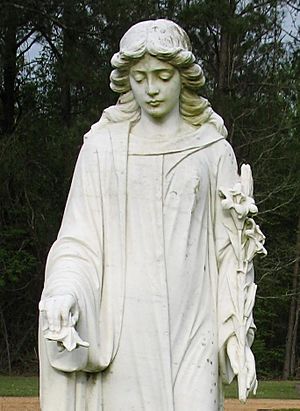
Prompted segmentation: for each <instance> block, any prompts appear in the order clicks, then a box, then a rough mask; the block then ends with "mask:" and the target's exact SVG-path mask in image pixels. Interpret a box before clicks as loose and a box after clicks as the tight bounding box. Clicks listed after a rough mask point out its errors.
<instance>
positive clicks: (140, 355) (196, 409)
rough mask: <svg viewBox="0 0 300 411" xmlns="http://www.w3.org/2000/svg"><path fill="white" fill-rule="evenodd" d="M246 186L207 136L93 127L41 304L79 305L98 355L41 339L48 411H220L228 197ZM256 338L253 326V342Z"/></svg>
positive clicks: (231, 160) (227, 331)
mask: <svg viewBox="0 0 300 411" xmlns="http://www.w3.org/2000/svg"><path fill="white" fill-rule="evenodd" d="M237 180H238V174H237V167H236V161H235V156H234V153H233V151H232V149H231V146H230V145H229V144H228V143H227V141H226V140H225V139H224V138H223V137H222V136H221V135H220V134H219V133H218V132H217V131H216V130H215V128H214V127H213V126H212V125H204V126H201V127H200V128H199V129H198V130H197V131H195V132H194V133H190V134H187V135H182V136H174V139H166V138H156V139H149V138H147V136H144V137H137V136H134V135H133V134H130V124H129V123H127V122H122V123H117V124H113V125H109V126H106V127H101V128H100V127H97V125H96V126H94V127H92V129H91V131H90V132H89V133H88V134H87V136H86V141H85V143H84V145H83V148H82V150H81V153H80V155H79V159H78V162H77V165H76V169H75V172H74V177H73V182H72V185H71V189H70V193H69V197H68V201H67V205H66V210H65V213H64V217H63V222H62V226H61V229H60V232H59V235H58V239H57V241H56V242H55V243H54V245H53V246H52V249H51V251H50V253H49V257H48V262H47V268H46V280H45V288H44V291H43V295H42V299H45V298H47V297H51V296H54V295H64V294H72V295H73V296H74V297H75V298H76V300H77V302H78V305H79V308H80V316H79V320H78V323H77V324H76V329H77V331H78V333H79V335H80V337H81V338H82V339H84V340H85V341H88V342H89V344H90V346H89V347H88V348H85V347H80V348H76V349H75V350H74V351H73V352H67V351H66V350H61V349H58V348H57V343H56V342H53V341H47V340H45V338H44V337H43V333H42V331H41V332H40V362H41V407H42V410H43V411H50V410H53V409H55V410H58V411H73V410H74V411H75V410H76V411H83V410H89V411H119V410H124V411H127V410H135V411H140V410H147V411H157V410H162V411H201V410H203V411H218V410H221V409H223V406H222V399H221V395H220V392H221V385H222V384H221V383H220V380H221V379H222V380H225V381H231V379H232V377H233V372H232V369H231V366H230V363H229V361H228V358H227V355H226V342H227V340H228V338H229V337H230V336H232V335H233V334H234V332H235V330H234V325H233V321H232V318H231V317H232V313H233V310H234V307H233V303H232V301H233V299H234V298H235V295H236V293H237V289H236V287H235V281H234V276H235V275H236V267H237V259H236V256H235V254H234V250H233V249H232V246H231V241H230V238H229V235H228V229H227V228H226V227H229V226H232V222H231V217H230V215H229V214H226V212H225V211H224V210H222V207H221V200H220V196H219V188H220V187H232V186H233V185H234V184H235V183H236V182H237ZM248 277H249V282H251V281H253V270H252V267H250V269H249V273H248ZM41 321H42V320H41ZM40 328H42V327H40ZM253 328H254V324H253V321H252V316H250V319H249V322H248V334H249V344H251V342H252V334H253V332H252V330H253ZM53 353H54V354H53ZM220 377H221V378H220Z"/></svg>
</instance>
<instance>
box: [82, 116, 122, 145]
mask: <svg viewBox="0 0 300 411" xmlns="http://www.w3.org/2000/svg"><path fill="white" fill-rule="evenodd" d="M128 133H129V122H128V121H122V122H116V123H105V124H103V123H102V122H101V120H100V121H98V122H97V123H95V124H93V125H92V126H91V128H90V130H89V131H88V132H87V133H86V134H85V135H84V147H94V148H98V149H100V150H103V149H107V148H109V147H111V142H112V140H115V139H118V138H120V137H122V136H124V137H127V136H128Z"/></svg>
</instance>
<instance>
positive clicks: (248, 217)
mask: <svg viewBox="0 0 300 411" xmlns="http://www.w3.org/2000/svg"><path fill="white" fill-rule="evenodd" d="M219 194H220V196H221V198H222V200H221V204H222V207H223V209H224V210H228V211H229V212H230V215H231V218H232V220H233V223H234V228H235V235H234V236H233V235H232V233H230V235H229V237H230V240H231V243H232V246H233V250H234V253H235V255H236V258H237V273H236V274H237V275H236V289H237V298H236V301H233V306H234V315H233V321H234V328H235V334H236V338H237V342H238V358H239V370H238V374H237V379H238V390H239V400H240V401H241V402H245V401H246V399H247V396H248V394H249V390H248V389H247V367H246V347H247V328H248V327H247V324H248V323H249V321H248V320H249V317H250V315H251V312H252V309H253V305H254V300H255V294H256V288H257V286H256V284H255V283H253V282H251V283H250V284H249V282H248V281H247V273H248V268H249V263H250V262H251V261H252V260H253V258H254V256H255V255H256V254H264V255H266V254H267V252H266V249H265V248H264V241H265V236H264V235H263V233H262V232H261V230H260V228H259V226H258V225H257V224H256V223H255V221H254V220H253V218H252V216H253V215H255V214H256V213H257V207H256V205H255V202H254V199H253V197H252V196H253V179H252V172H251V168H250V166H249V165H247V164H244V165H242V167H241V176H240V181H239V182H238V183H237V184H235V185H234V187H233V188H230V189H228V188H221V189H220V191H219ZM256 386H257V382H256V384H255V388H254V390H256Z"/></svg>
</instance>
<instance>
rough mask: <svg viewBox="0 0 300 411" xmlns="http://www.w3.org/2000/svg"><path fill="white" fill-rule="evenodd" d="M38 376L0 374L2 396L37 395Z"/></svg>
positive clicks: (0, 395) (0, 393)
mask: <svg viewBox="0 0 300 411" xmlns="http://www.w3.org/2000/svg"><path fill="white" fill-rule="evenodd" d="M38 389H39V387H38V378H37V377H7V376H0V397H37V396H38Z"/></svg>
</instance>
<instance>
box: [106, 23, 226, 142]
mask: <svg viewBox="0 0 300 411" xmlns="http://www.w3.org/2000/svg"><path fill="white" fill-rule="evenodd" d="M146 53H148V54H150V55H151V56H154V57H156V58H158V59H160V60H163V61H166V62H168V63H169V64H171V65H173V66H174V67H175V68H176V69H177V70H178V71H179V73H180V77H181V84H182V89H181V94H180V113H181V115H182V117H183V119H184V120H185V121H187V122H188V123H190V124H192V125H194V126H200V125H202V124H204V123H211V124H213V125H214V126H215V127H216V128H217V130H218V131H219V132H220V133H221V134H222V135H227V130H226V128H225V126H224V122H223V119H222V118H221V117H220V116H219V115H218V114H217V113H215V112H214V111H213V109H212V108H211V105H210V103H209V101H208V100H206V99H205V98H203V97H201V96H199V95H198V94H197V92H198V90H199V89H200V88H201V87H202V86H203V85H204V83H205V77H204V74H203V71H202V68H201V67H200V66H199V64H197V63H196V62H195V61H196V59H195V56H194V54H193V53H192V48H191V43H190V40H189V37H188V35H187V34H186V32H185V31H184V30H183V29H182V28H181V27H179V26H178V25H177V24H176V23H174V22H173V21H170V20H164V19H159V20H149V21H143V22H140V23H138V24H135V25H134V26H132V27H131V28H130V29H129V30H128V31H127V32H126V33H125V35H124V36H123V38H122V39H121V41H120V51H119V52H118V53H116V54H114V55H113V57H112V59H111V64H112V66H113V68H114V69H113V71H112V73H111V75H110V87H111V89H112V90H113V91H115V92H116V93H119V94H120V97H119V99H118V101H117V104H116V105H114V106H111V107H108V108H107V109H105V110H104V112H103V115H102V117H101V120H100V123H101V124H103V123H108V122H118V121H122V120H130V121H132V122H136V121H138V120H139V118H140V116H141V112H140V107H139V106H138V104H137V102H136V101H135V98H134V96H133V93H132V91H131V88H130V82H129V71H130V68H131V67H132V66H133V65H134V64H136V63H137V62H138V61H139V60H140V59H142V58H143V56H144V55H145V54H146Z"/></svg>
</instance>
